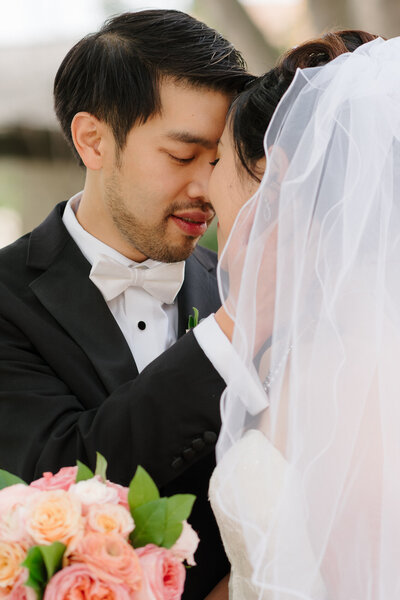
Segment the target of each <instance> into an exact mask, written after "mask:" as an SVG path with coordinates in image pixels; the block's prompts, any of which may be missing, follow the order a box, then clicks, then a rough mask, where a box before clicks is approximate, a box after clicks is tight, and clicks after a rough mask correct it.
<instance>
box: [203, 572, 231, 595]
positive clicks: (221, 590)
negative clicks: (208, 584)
mask: <svg viewBox="0 0 400 600" xmlns="http://www.w3.org/2000/svg"><path fill="white" fill-rule="evenodd" d="M228 583H229V575H227V576H226V577H224V578H223V579H222V580H221V581H220V582H219V583H218V584H217V585H216V586H215V588H214V589H213V590H212V591H211V592H210V593H209V594H208V596H207V597H206V598H205V599H204V600H229V590H228Z"/></svg>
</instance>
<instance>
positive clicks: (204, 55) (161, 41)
mask: <svg viewBox="0 0 400 600" xmlns="http://www.w3.org/2000/svg"><path fill="white" fill-rule="evenodd" d="M162 77H171V78H172V79H174V80H176V81H177V82H184V83H189V84H190V85H193V86H195V87H204V88H209V89H212V90H216V91H221V92H223V93H226V94H227V95H232V97H233V96H234V95H236V94H237V93H238V92H240V91H241V90H242V88H243V87H244V85H245V84H246V83H247V82H248V81H249V79H252V78H251V76H250V75H249V74H248V73H247V71H246V64H245V62H244V60H243V58H242V56H241V54H240V53H239V52H238V51H237V50H235V48H234V47H233V46H232V44H231V43H230V42H228V41H227V40H225V39H224V38H223V37H222V36H221V35H220V34H219V33H218V32H216V31H215V30H214V29H211V28H210V27H208V26H207V25H205V24H204V23H201V22H200V21H198V20H197V19H195V18H193V17H191V16H190V15H188V14H185V13H183V12H180V11H176V10H145V11H139V12H129V13H125V14H121V15H118V16H116V17H114V18H111V19H110V20H108V21H106V22H105V24H104V25H103V27H102V28H101V29H100V31H98V32H97V33H93V34H90V35H88V36H86V37H85V38H83V39H82V40H81V41H79V42H78V43H77V44H76V45H75V46H74V47H73V48H72V49H71V50H70V51H69V52H68V54H67V55H66V57H65V58H64V60H63V62H62V63H61V66H60V68H59V69H58V72H57V75H56V78H55V82H54V104H55V111H56V114H57V118H58V120H59V122H60V124H61V127H62V129H63V132H64V135H65V137H66V138H67V140H68V141H69V143H70V144H71V146H72V148H73V150H74V152H75V153H76V150H75V148H74V145H73V142H72V137H71V122H72V119H73V117H74V115H75V114H76V113H78V112H80V111H85V112H88V113H90V114H92V115H94V116H95V117H97V118H98V119H100V120H102V121H104V122H106V123H107V124H108V125H109V126H110V127H111V129H112V131H113V133H114V137H115V140H116V144H117V148H118V150H121V149H123V147H124V145H125V142H126V138H127V135H128V133H129V131H130V130H131V128H132V127H133V126H134V125H135V124H136V123H144V122H145V121H146V120H147V119H148V118H149V117H151V116H152V115H154V114H156V113H158V112H160V110H161V102H160V93H159V83H160V80H161V79H162Z"/></svg>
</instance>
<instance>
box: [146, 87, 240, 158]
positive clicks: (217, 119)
mask: <svg viewBox="0 0 400 600" xmlns="http://www.w3.org/2000/svg"><path fill="white" fill-rule="evenodd" d="M231 100H232V98H231V96H230V95H229V94H226V93H225V92H221V91H217V90H214V89H212V88H209V87H205V86H195V85H193V84H192V85H191V84H190V83H187V82H186V83H185V82H184V83H181V82H174V81H166V82H162V83H161V84H160V110H159V112H158V114H157V115H155V116H154V118H155V119H156V120H159V123H160V124H162V128H163V135H165V136H166V137H169V138H170V139H171V140H174V141H177V142H183V143H193V144H200V145H203V146H205V147H209V146H210V145H215V144H216V143H217V141H218V139H219V137H220V135H221V134H222V130H223V127H224V125H225V119H226V114H227V112H228V109H229V106H230V104H231ZM216 130H217V133H216Z"/></svg>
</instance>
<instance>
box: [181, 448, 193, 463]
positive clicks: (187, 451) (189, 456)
mask: <svg viewBox="0 0 400 600" xmlns="http://www.w3.org/2000/svg"><path fill="white" fill-rule="evenodd" d="M182 454H183V458H184V459H185V460H193V458H194V457H195V456H196V452H195V451H194V450H193V448H186V449H185V450H184V451H183V452H182Z"/></svg>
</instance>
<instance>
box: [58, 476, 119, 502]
mask: <svg viewBox="0 0 400 600" xmlns="http://www.w3.org/2000/svg"><path fill="white" fill-rule="evenodd" d="M69 491H70V492H71V493H72V494H74V495H75V496H76V497H77V498H79V500H80V501H81V502H82V504H83V505H84V506H88V505H90V504H118V501H119V496H118V492H117V490H115V489H114V488H112V487H108V486H107V485H106V484H105V483H103V482H102V481H100V480H99V479H97V478H96V477H93V478H92V479H87V480H86V481H79V482H78V483H75V484H74V485H72V486H71V487H70V488H69Z"/></svg>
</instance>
